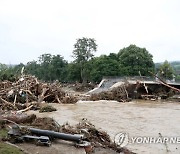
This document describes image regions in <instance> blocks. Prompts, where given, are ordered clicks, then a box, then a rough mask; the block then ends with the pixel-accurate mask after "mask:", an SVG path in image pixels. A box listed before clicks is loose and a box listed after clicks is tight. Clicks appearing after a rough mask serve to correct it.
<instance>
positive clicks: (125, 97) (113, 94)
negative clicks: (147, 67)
mask: <svg viewBox="0 0 180 154" xmlns="http://www.w3.org/2000/svg"><path fill="white" fill-rule="evenodd" d="M131 86H132V85H125V84H123V85H121V86H119V87H115V88H113V89H112V90H109V91H102V92H100V93H93V94H91V96H90V100H92V101H96V100H116V101H118V102H125V101H129V100H130V98H129V91H130V90H129V91H127V89H132V87H131Z"/></svg>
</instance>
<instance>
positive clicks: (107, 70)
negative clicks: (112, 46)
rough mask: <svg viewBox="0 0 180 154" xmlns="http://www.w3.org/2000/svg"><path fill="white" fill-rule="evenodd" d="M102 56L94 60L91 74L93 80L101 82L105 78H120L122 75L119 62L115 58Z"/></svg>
mask: <svg viewBox="0 0 180 154" xmlns="http://www.w3.org/2000/svg"><path fill="white" fill-rule="evenodd" d="M112 55H113V54H110V55H109V56H106V55H102V56H100V57H96V58H94V59H93V60H92V70H91V73H90V76H91V80H92V81H94V82H100V81H101V80H102V78H103V76H118V75H120V69H119V62H118V61H117V60H116V58H115V56H114V55H113V56H112Z"/></svg>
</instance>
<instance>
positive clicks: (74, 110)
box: [28, 100, 180, 154]
mask: <svg viewBox="0 0 180 154" xmlns="http://www.w3.org/2000/svg"><path fill="white" fill-rule="evenodd" d="M52 106H54V107H55V108H56V109H57V111H56V112H50V113H38V112H37V111H28V114H31V113H35V114H36V115H38V116H39V117H45V116H46V117H47V116H48V117H52V118H54V119H55V120H56V121H57V122H58V123H59V124H64V123H66V122H68V123H70V124H71V125H75V124H77V123H78V122H79V121H80V120H81V119H82V118H86V119H88V120H89V121H90V122H91V123H93V124H94V125H95V126H96V127H97V128H99V129H102V130H105V131H107V133H108V134H109V135H110V136H111V138H112V139H114V136H115V135H116V134H117V133H120V132H125V133H128V134H129V136H130V137H138V136H140V137H141V136H146V137H159V133H160V134H161V135H162V136H166V137H177V136H180V103H178V102H163V101H142V100H136V101H132V102H127V103H119V102H116V101H94V102H93V101H79V102H78V103H77V104H52ZM126 147H127V148H129V149H130V150H132V151H133V152H136V153H140V154H141V153H147V154H151V153H152V154H154V153H158V154H166V153H174V154H176V153H177V154H178V153H180V144H168V143H167V144H163V143H158V144H147V143H144V144H138V143H135V144H132V143H129V144H128V145H127V146H126Z"/></svg>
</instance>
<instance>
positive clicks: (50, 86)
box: [0, 75, 77, 110]
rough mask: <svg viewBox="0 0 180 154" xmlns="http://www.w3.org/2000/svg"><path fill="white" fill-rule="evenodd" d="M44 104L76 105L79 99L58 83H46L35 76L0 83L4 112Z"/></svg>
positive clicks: (0, 96) (0, 95)
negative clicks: (66, 91) (65, 90)
mask: <svg viewBox="0 0 180 154" xmlns="http://www.w3.org/2000/svg"><path fill="white" fill-rule="evenodd" d="M32 102H34V103H32ZM42 102H48V103H76V102H77V98H76V97H74V96H70V95H68V94H67V93H65V92H64V91H63V90H62V88H61V85H60V84H59V83H58V82H54V83H44V82H41V81H38V79H37V78H36V77H34V76H28V75H27V76H23V77H21V78H20V79H18V80H17V81H15V82H10V81H3V82H0V107H1V108H2V109H3V110H4V109H7V110H22V109H25V108H27V107H29V106H30V105H31V104H33V105H34V104H40V103H42ZM31 107H32V106H31Z"/></svg>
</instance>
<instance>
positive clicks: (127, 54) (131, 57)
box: [118, 45, 155, 76]
mask: <svg viewBox="0 0 180 154" xmlns="http://www.w3.org/2000/svg"><path fill="white" fill-rule="evenodd" d="M118 57H119V64H120V69H121V72H122V74H123V75H127V76H134V75H139V71H140V72H141V75H143V76H148V75H150V73H149V71H150V72H154V67H155V66H154V62H153V56H152V55H151V54H150V53H149V52H148V51H147V50H146V49H145V48H140V47H137V46H136V45H130V46H129V47H126V48H123V49H121V50H120V51H119V53H118Z"/></svg>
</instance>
